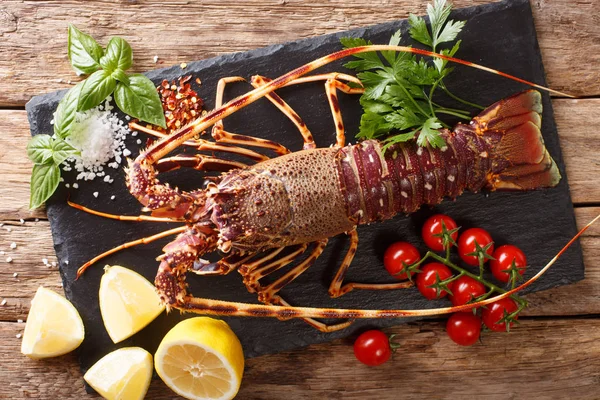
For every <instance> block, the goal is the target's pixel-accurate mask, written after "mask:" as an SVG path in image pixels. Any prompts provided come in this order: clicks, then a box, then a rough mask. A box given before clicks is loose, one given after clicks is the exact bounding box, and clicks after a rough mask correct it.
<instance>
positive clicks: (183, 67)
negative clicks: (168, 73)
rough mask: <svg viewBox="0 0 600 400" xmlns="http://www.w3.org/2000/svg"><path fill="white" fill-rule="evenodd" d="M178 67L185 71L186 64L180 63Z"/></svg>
mask: <svg viewBox="0 0 600 400" xmlns="http://www.w3.org/2000/svg"><path fill="white" fill-rule="evenodd" d="M179 66H180V67H181V69H185V67H187V64H186V63H181V64H179Z"/></svg>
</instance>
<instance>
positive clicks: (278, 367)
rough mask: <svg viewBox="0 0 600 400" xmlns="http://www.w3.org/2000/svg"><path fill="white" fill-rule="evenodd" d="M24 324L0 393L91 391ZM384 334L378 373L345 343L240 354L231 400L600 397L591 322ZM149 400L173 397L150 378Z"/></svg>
mask: <svg viewBox="0 0 600 400" xmlns="http://www.w3.org/2000/svg"><path fill="white" fill-rule="evenodd" d="M22 330H23V324H15V323H6V322H3V323H0V335H2V337H3V341H2V343H1V344H0V350H1V352H0V362H1V363H2V366H3V368H2V370H3V371H2V376H4V377H8V376H10V381H9V382H7V384H5V385H0V398H7V399H8V398H11V399H14V398H36V399H50V398H61V399H80V398H82V397H85V398H91V397H92V396H86V395H85V392H84V390H83V385H82V384H81V373H80V372H79V371H78V368H77V364H76V362H75V357H74V356H73V355H67V356H63V357H59V358H57V359H50V360H43V361H34V360H29V359H27V358H26V357H25V356H23V355H21V354H20V353H19V348H20V339H17V338H16V334H17V333H20V332H22ZM386 332H387V333H396V334H398V336H397V339H398V342H399V343H400V344H401V345H402V346H401V347H400V348H399V349H398V351H397V352H396V353H395V354H394V357H393V360H392V361H391V362H388V363H387V364H384V365H382V366H380V367H377V368H376V369H374V368H371V367H366V366H364V365H361V364H359V363H358V362H357V361H356V359H355V358H354V354H353V351H352V346H351V343H352V341H351V340H337V341H334V342H332V343H329V344H322V345H313V346H309V347H307V348H305V349H303V350H300V351H295V352H286V353H280V354H277V355H271V356H263V357H258V358H254V359H250V360H247V363H246V369H245V372H244V380H243V381H242V387H241V389H240V392H239V396H238V398H240V399H287V400H292V399H341V398H344V399H365V398H386V399H387V398H390V399H391V398H394V399H397V398H403V399H405V398H406V399H430V398H436V399H437V398H450V397H453V398H477V399H496V398H503V399H506V398H510V399H532V398H543V399H565V398H573V399H574V398H577V399H597V398H598V391H597V385H598V382H600V345H599V344H598V343H600V321H598V320H597V319H570V320H563V319H550V320H531V319H524V320H522V321H521V325H519V327H518V329H515V330H514V331H513V332H511V333H510V334H503V333H485V334H484V335H483V337H482V343H481V344H477V345H474V346H472V347H468V348H462V347H459V346H457V345H455V344H454V343H452V342H451V341H450V339H449V338H448V337H447V335H446V333H445V331H444V323H443V322H442V321H439V322H428V323H420V324H410V325H403V326H398V327H394V328H391V329H387V330H386ZM567 338H568V339H567ZM492 376H496V377H498V376H499V377H500V378H492ZM432 377H434V378H435V380H432ZM499 393H502V396H498V394H499ZM146 398H147V399H173V398H174V395H173V393H172V392H171V391H170V390H169V389H168V388H167V387H166V386H165V385H164V384H163V383H162V382H160V381H159V380H154V381H153V382H152V384H151V386H150V390H149V392H148V395H147V397H146Z"/></svg>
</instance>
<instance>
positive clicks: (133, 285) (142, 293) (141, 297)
mask: <svg viewBox="0 0 600 400" xmlns="http://www.w3.org/2000/svg"><path fill="white" fill-rule="evenodd" d="M99 297H100V313H101V314H102V320H103V321H104V327H105V328H106V331H107V332H108V335H109V336H110V338H111V339H112V341H113V342H115V343H119V342H120V341H123V340H125V339H127V338H128V337H130V336H132V335H133V334H134V333H137V332H139V331H140V330H142V329H143V328H144V327H145V326H146V325H148V324H149V323H150V322H152V321H153V320H154V319H155V318H156V317H158V315H159V314H160V313H161V312H162V311H163V310H164V309H165V306H164V305H162V304H161V302H160V298H159V297H158V294H157V293H156V290H155V289H154V285H152V284H151V283H150V282H148V280H147V279H146V278H144V277H143V276H142V275H140V274H138V273H137V272H134V271H132V270H130V269H127V268H123V267H120V266H118V265H115V266H113V267H111V266H108V265H107V266H106V267H104V275H103V276H102V280H101V281H100V294H99Z"/></svg>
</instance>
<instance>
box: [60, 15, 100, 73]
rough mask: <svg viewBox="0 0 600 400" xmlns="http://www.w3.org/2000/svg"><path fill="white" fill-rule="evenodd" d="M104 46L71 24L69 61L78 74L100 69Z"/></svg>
mask: <svg viewBox="0 0 600 400" xmlns="http://www.w3.org/2000/svg"><path fill="white" fill-rule="evenodd" d="M102 53H103V51H102V47H100V45H99V44H98V43H97V42H96V41H95V40H94V38H93V37H91V36H90V35H86V34H85V33H83V32H81V31H80V30H79V29H77V28H76V27H75V26H74V25H69V47H68V55H69V61H71V65H72V66H73V69H74V70H75V72H77V75H84V74H91V73H93V72H94V71H97V70H98V69H100V64H99V62H100V57H102Z"/></svg>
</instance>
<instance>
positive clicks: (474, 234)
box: [457, 228, 494, 266]
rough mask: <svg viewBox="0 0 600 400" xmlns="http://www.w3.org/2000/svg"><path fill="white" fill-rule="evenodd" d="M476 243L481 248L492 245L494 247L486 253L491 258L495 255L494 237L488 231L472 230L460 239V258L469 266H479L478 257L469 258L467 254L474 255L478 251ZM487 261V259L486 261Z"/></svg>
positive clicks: (464, 233) (463, 234)
mask: <svg viewBox="0 0 600 400" xmlns="http://www.w3.org/2000/svg"><path fill="white" fill-rule="evenodd" d="M475 241H477V244H479V247H482V248H483V247H484V246H487V245H488V244H490V243H492V245H491V246H490V247H489V248H488V250H487V251H486V253H487V254H489V255H490V256H491V255H492V254H493V253H494V244H493V242H494V241H493V240H492V237H491V236H490V234H489V233H487V231H485V230H483V229H481V228H470V229H467V230H466V231H464V232H463V233H462V234H461V235H460V237H459V238H458V243H457V244H458V255H459V256H460V258H461V259H462V260H463V261H464V262H465V263H467V264H468V265H472V266H477V265H479V260H478V259H477V257H476V256H469V255H467V254H469V253H473V252H475V250H476V247H475ZM486 261H487V259H486Z"/></svg>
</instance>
